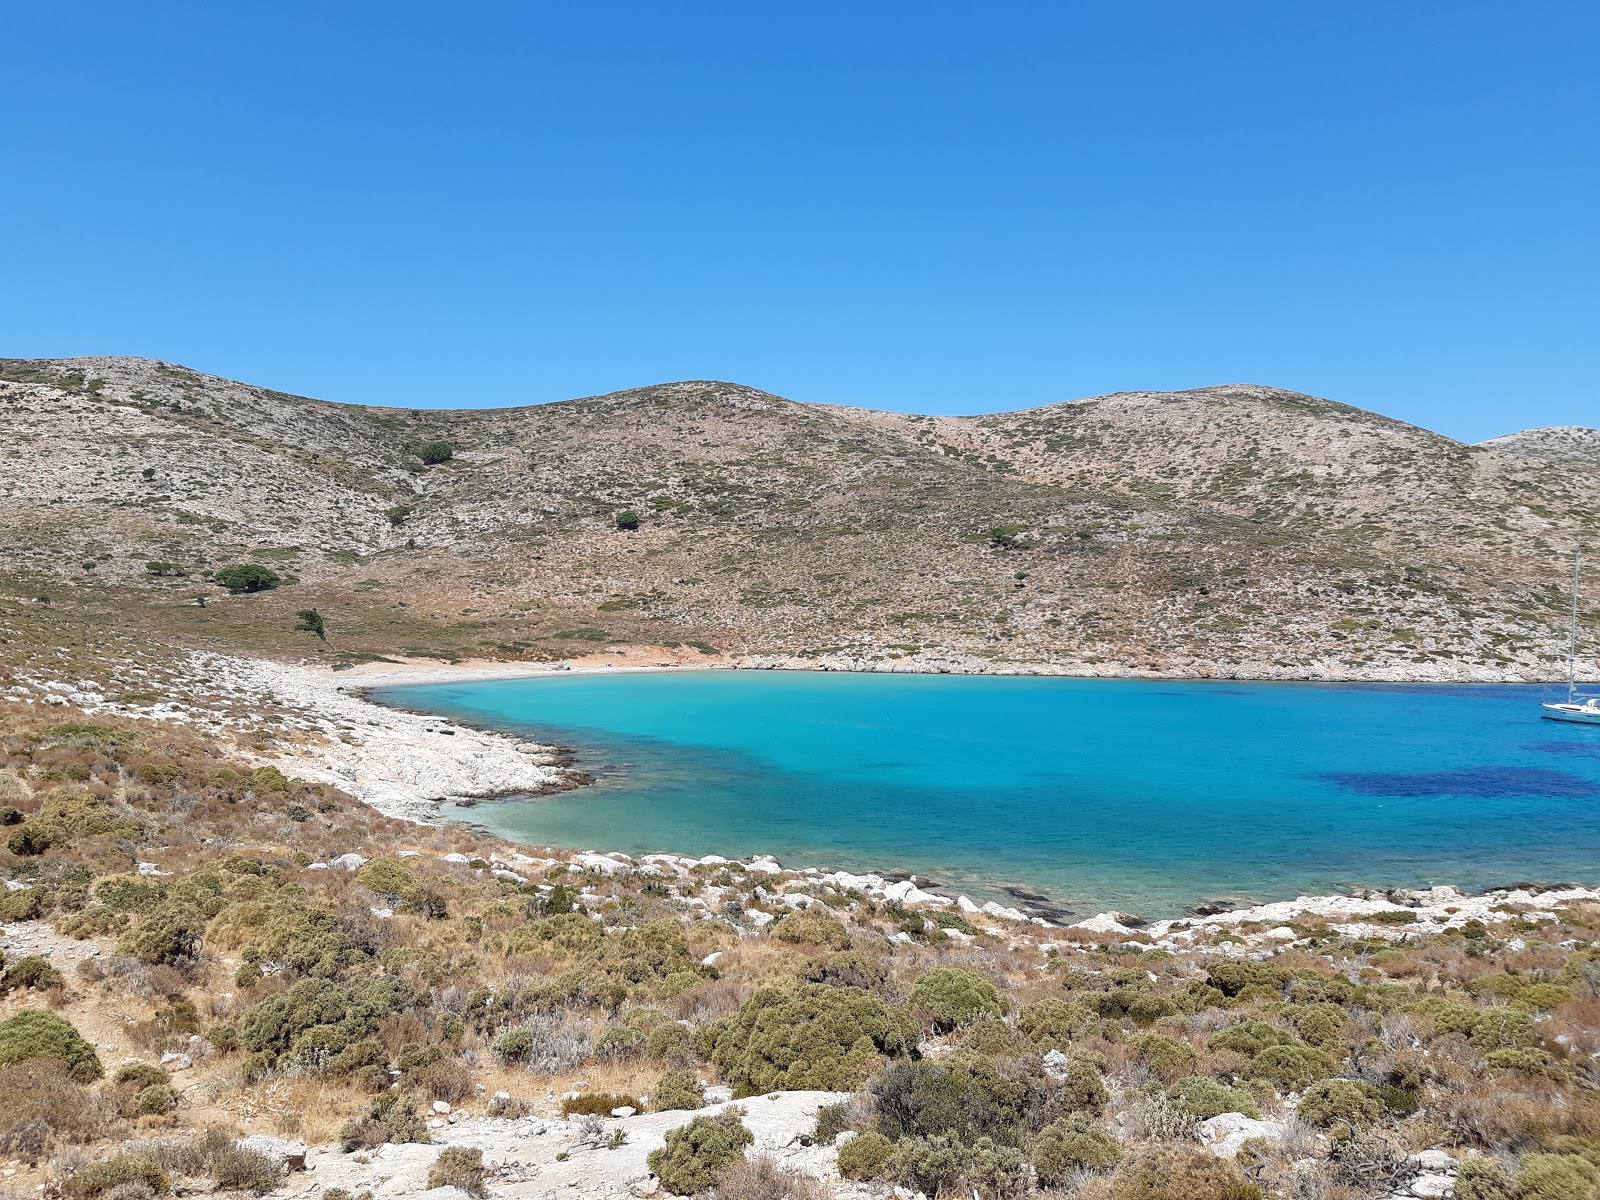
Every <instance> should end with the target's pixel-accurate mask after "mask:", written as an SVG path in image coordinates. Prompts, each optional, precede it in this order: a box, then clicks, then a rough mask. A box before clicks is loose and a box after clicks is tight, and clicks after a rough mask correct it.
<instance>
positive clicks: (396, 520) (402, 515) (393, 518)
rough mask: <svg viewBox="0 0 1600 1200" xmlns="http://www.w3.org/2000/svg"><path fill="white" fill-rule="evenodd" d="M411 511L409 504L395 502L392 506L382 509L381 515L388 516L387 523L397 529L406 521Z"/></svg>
mask: <svg viewBox="0 0 1600 1200" xmlns="http://www.w3.org/2000/svg"><path fill="white" fill-rule="evenodd" d="M411 511H412V510H411V505H409V504H396V505H395V506H394V507H393V508H386V509H384V510H383V515H384V516H386V517H388V518H389V524H391V525H393V526H394V527H395V528H396V529H398V528H400V526H402V525H404V524H405V523H406V519H407V518H408V517H410V516H411Z"/></svg>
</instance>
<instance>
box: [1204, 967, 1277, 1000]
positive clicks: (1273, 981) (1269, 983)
mask: <svg viewBox="0 0 1600 1200" xmlns="http://www.w3.org/2000/svg"><path fill="white" fill-rule="evenodd" d="M1206 978H1207V980H1208V982H1210V984H1211V986H1212V987H1214V988H1216V989H1217V990H1218V991H1219V992H1221V993H1222V994H1223V995H1224V996H1229V997H1237V996H1243V995H1244V994H1245V993H1246V992H1253V993H1255V994H1259V995H1262V996H1270V997H1277V996H1281V995H1282V994H1283V987H1284V984H1285V983H1286V982H1288V980H1289V978H1290V975H1289V972H1288V971H1286V970H1284V968H1282V967H1278V966H1274V965H1272V964H1271V963H1259V962H1250V961H1248V960H1246V959H1229V960H1227V961H1225V962H1218V963H1212V964H1211V966H1210V967H1209V968H1207V970H1206Z"/></svg>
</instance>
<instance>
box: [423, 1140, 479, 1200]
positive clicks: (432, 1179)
mask: <svg viewBox="0 0 1600 1200" xmlns="http://www.w3.org/2000/svg"><path fill="white" fill-rule="evenodd" d="M428 1187H429V1188H441V1187H453V1188H460V1189H461V1190H462V1191H463V1192H465V1193H466V1194H467V1195H469V1196H479V1197H482V1196H487V1195H488V1194H489V1188H488V1185H487V1184H485V1183H484V1181H483V1151H482V1150H479V1149H476V1148H471V1147H467V1146H446V1147H445V1148H444V1149H443V1150H441V1151H439V1157H438V1158H436V1159H434V1162H433V1166H432V1167H430V1168H429V1169H428Z"/></svg>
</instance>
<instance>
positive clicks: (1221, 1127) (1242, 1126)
mask: <svg viewBox="0 0 1600 1200" xmlns="http://www.w3.org/2000/svg"><path fill="white" fill-rule="evenodd" d="M1287 1132H1288V1127H1287V1126H1286V1125H1284V1124H1283V1123H1282V1122H1280V1121H1257V1120H1255V1119H1254V1118H1252V1117H1247V1116H1245V1115H1244V1114H1243V1113H1223V1114H1222V1115H1221V1116H1216V1117H1212V1118H1211V1119H1210V1120H1208V1121H1201V1122H1200V1124H1199V1126H1198V1127H1197V1128H1196V1129H1195V1136H1196V1137H1198V1138H1199V1139H1200V1141H1201V1143H1202V1144H1204V1146H1205V1147H1206V1149H1207V1150H1210V1151H1211V1153H1212V1154H1214V1155H1216V1156H1217V1157H1218V1158H1232V1157H1234V1156H1235V1155H1236V1154H1238V1153H1239V1150H1240V1148H1241V1147H1243V1146H1244V1144H1245V1143H1246V1142H1248V1141H1251V1140H1252V1139H1254V1138H1266V1139H1268V1140H1269V1141H1277V1140H1278V1139H1279V1138H1281V1137H1282V1136H1283V1135H1284V1134H1285V1133H1287Z"/></svg>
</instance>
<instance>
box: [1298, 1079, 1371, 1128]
mask: <svg viewBox="0 0 1600 1200" xmlns="http://www.w3.org/2000/svg"><path fill="white" fill-rule="evenodd" d="M1299 1113H1300V1116H1301V1117H1302V1118H1304V1119H1305V1120H1307V1121H1310V1122H1311V1123H1312V1124H1313V1125H1322V1126H1328V1125H1335V1124H1341V1123H1342V1124H1345V1125H1373V1124H1376V1123H1377V1122H1378V1121H1380V1120H1382V1118H1383V1113H1384V1103H1383V1096H1382V1095H1381V1094H1380V1093H1379V1092H1378V1089H1377V1088H1375V1087H1373V1086H1371V1085H1370V1084H1366V1083H1360V1082H1358V1081H1356V1080H1354V1079H1326V1080H1323V1081H1322V1082H1321V1083H1315V1084H1312V1085H1311V1086H1310V1087H1308V1088H1306V1090H1305V1094H1304V1095H1303V1096H1301V1097H1300V1107H1299Z"/></svg>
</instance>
